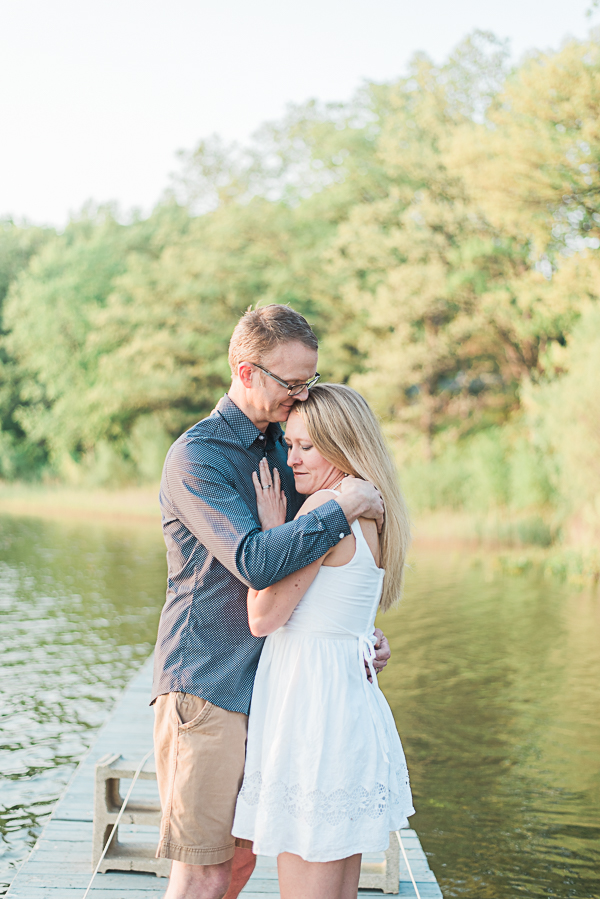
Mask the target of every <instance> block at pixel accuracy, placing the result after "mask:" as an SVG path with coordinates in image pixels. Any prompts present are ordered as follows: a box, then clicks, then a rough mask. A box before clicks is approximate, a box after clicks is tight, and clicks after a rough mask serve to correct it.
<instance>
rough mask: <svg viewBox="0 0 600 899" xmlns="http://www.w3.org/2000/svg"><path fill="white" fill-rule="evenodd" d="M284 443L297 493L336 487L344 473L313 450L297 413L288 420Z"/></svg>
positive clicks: (308, 492) (293, 413) (314, 491)
mask: <svg viewBox="0 0 600 899" xmlns="http://www.w3.org/2000/svg"><path fill="white" fill-rule="evenodd" d="M285 442H286V443H287V447H288V465H289V466H290V468H291V469H292V471H293V472H294V481H295V483H296V490H297V491H298V493H303V494H306V495H308V494H311V493H316V492H317V490H328V489H329V490H330V489H331V488H332V487H337V485H338V484H339V482H340V481H341V479H342V478H343V476H344V473H343V472H342V471H340V470H339V468H336V467H335V465H332V463H331V462H328V461H327V459H324V458H323V456H322V455H321V454H320V453H319V452H318V450H316V449H315V447H314V446H313V445H312V443H311V440H310V437H309V436H308V431H307V430H306V427H305V425H304V422H303V421H302V418H301V417H300V415H298V413H297V412H292V414H291V415H290V417H289V418H288V421H287V425H286V429H285Z"/></svg>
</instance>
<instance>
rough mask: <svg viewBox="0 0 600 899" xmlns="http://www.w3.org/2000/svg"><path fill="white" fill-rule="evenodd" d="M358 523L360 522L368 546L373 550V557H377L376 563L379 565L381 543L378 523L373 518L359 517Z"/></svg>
mask: <svg viewBox="0 0 600 899" xmlns="http://www.w3.org/2000/svg"><path fill="white" fill-rule="evenodd" d="M358 523H359V524H360V529H361V531H362V532H363V535H364V538H365V540H366V541H367V546H368V547H369V549H370V550H371V553H372V555H373V558H374V559H375V564H376V565H379V562H380V553H381V550H380V545H379V534H378V533H377V525H376V523H375V522H374V521H373V519H372V518H359V519H358Z"/></svg>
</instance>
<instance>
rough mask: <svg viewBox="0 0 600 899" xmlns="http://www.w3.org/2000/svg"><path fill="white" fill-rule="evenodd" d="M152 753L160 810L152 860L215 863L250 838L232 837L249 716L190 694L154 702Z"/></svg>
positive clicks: (177, 694) (247, 845)
mask: <svg viewBox="0 0 600 899" xmlns="http://www.w3.org/2000/svg"><path fill="white" fill-rule="evenodd" d="M154 712H155V718H154V755H155V758H156V776H157V780H158V791H159V793H160V803H161V807H162V822H161V828H160V842H159V844H158V849H157V850H156V857H157V858H172V859H176V860H177V861H180V862H185V863H186V864H188V865H218V864H220V863H221V862H226V861H228V860H229V859H230V858H233V854H234V850H235V847H236V846H243V847H245V848H251V847H252V843H251V842H250V841H249V840H236V839H235V837H233V836H232V835H231V828H232V827H233V815H234V811H235V802H236V799H237V794H238V792H239V790H240V787H241V785H242V778H243V775H244V759H245V754H246V733H247V730H248V716H247V715H243V714H242V713H241V712H228V711H227V710H226V709H221V708H219V707H218V706H216V705H212V703H210V702H207V701H206V700H205V699H200V698H199V697H198V696H192V694H191V693H166V694H164V695H163V696H159V697H158V698H157V700H156V702H155V703H154Z"/></svg>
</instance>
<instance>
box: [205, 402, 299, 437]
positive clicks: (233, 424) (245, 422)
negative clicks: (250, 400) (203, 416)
mask: <svg viewBox="0 0 600 899" xmlns="http://www.w3.org/2000/svg"><path fill="white" fill-rule="evenodd" d="M215 411H216V412H218V413H219V415H221V417H222V418H224V419H225V421H226V422H227V424H228V425H229V427H230V428H231V430H232V431H233V432H234V434H235V435H236V437H237V438H238V440H239V441H240V443H241V444H242V446H244V447H246V449H248V448H249V447H251V446H252V444H253V443H254V441H255V440H258V439H259V437H262V436H263V435H262V431H259V429H258V428H257V427H256V425H255V424H254V422H252V421H250V419H249V418H248V416H247V415H244V413H243V412H242V410H241V409H239V408H238V407H237V406H236V404H235V403H234V402H233V400H232V399H230V398H229V395H228V394H227V393H226V394H225V396H222V397H221V399H220V400H219V402H218V403H217V405H216V407H215ZM265 437H267V440H269V439H270V440H272V441H273V442H274V443H275V442H276V441H277V440H279V441H282V440H283V430H282V427H281V425H280V424H279V422H278V421H275V422H271V423H270V424H269V426H268V428H267V430H266V432H265ZM261 442H263V441H261Z"/></svg>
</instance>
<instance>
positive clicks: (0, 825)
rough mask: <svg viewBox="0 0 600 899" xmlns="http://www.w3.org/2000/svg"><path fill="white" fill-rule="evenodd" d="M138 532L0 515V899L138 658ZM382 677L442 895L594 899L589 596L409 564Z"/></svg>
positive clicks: (148, 587)
mask: <svg viewBox="0 0 600 899" xmlns="http://www.w3.org/2000/svg"><path fill="white" fill-rule="evenodd" d="M164 579H165V565H164V545H163V543H162V537H161V535H160V531H158V530H156V529H153V528H150V527H148V528H147V527H135V526H132V527H125V526H120V527H108V526H101V525H91V524H87V523H77V524H76V525H73V524H63V523H60V522H48V521H39V520H35V519H29V520H26V519H15V518H8V517H6V518H0V677H1V681H0V684H1V687H0V690H1V693H0V696H1V702H2V708H1V719H0V728H1V730H0V733H1V736H0V772H1V773H0V833H1V835H2V840H3V844H2V849H3V854H2V856H1V857H0V895H3V893H4V892H5V891H6V887H7V885H8V883H9V882H10V879H11V877H12V875H13V873H14V870H15V867H16V866H18V864H19V863H20V861H21V860H22V859H23V858H24V857H25V855H26V854H27V851H28V849H29V847H30V846H31V845H32V844H33V842H34V841H35V839H36V836H37V834H39V832H40V829H41V826H42V825H43V823H44V821H45V820H46V818H47V816H48V815H49V813H50V811H51V809H52V806H53V803H54V802H55V800H56V798H57V797H58V796H59V794H60V793H61V791H62V789H63V787H64V785H65V783H66V782H67V780H68V778H69V776H70V775H71V773H72V771H73V770H74V767H75V765H76V763H77V761H78V759H79V758H80V757H81V755H82V754H83V753H84V752H85V750H86V748H87V747H88V746H89V745H90V743H91V741H92V740H93V738H94V734H95V732H96V730H97V728H98V727H99V725H100V724H101V723H102V722H103V721H104V719H105V717H106V715H107V714H108V713H109V711H110V708H111V706H112V703H113V701H114V699H115V697H116V696H117V695H118V693H119V691H120V689H121V688H122V687H123V686H124V685H125V684H126V683H127V681H128V680H129V678H130V677H131V675H132V673H133V671H134V670H135V669H136V668H137V667H138V666H139V665H140V664H141V663H142V661H143V660H144V659H145V658H146V657H147V656H148V654H149V652H150V651H151V649H152V644H153V641H154V637H155V634H156V626H157V622H158V616H159V613H160V608H161V605H162V601H163V597H164ZM380 623H381V624H382V626H383V627H384V629H385V631H386V633H387V634H388V636H389V638H390V642H391V644H392V650H393V661H392V664H391V665H390V666H388V670H387V671H386V672H385V673H384V675H382V680H381V683H382V686H383V688H384V690H385V692H386V694H387V696H388V699H389V701H390V704H391V706H392V708H393V711H394V714H395V716H396V721H397V723H398V728H399V730H400V734H401V736H402V740H403V743H404V747H405V751H406V755H407V760H408V764H409V768H410V772H411V779H412V784H413V789H414V794H415V806H416V808H417V814H416V815H415V817H414V818H413V819H412V822H411V823H412V825H413V826H414V827H415V828H416V830H417V831H418V833H419V836H420V838H421V842H422V844H423V847H424V849H425V851H426V852H427V854H428V856H429V861H430V865H431V867H432V869H433V870H434V871H435V874H436V876H437V878H438V881H439V883H440V886H441V888H442V890H443V892H444V895H445V896H446V897H465V899H514V897H518V896H532V897H533V896H535V897H560V899H563V897H564V899H567V897H581V899H592V897H600V873H599V870H600V822H599V815H598V812H599V809H600V702H599V698H600V597H599V595H598V593H597V592H594V591H586V590H578V589H576V588H572V587H568V586H563V585H560V584H558V583H556V582H552V581H546V580H541V579H539V578H537V577H536V576H534V575H533V574H528V575H522V576H519V577H510V576H503V575H500V574H498V573H497V572H495V571H494V569H493V567H492V563H491V560H490V562H489V563H486V562H477V561H476V560H473V559H471V558H470V557H469V556H460V555H448V554H443V553H438V554H435V555H433V554H431V555H419V556H417V557H416V559H415V560H414V563H413V570H412V571H411V572H410V574H409V578H408V584H407V590H406V596H405V599H404V600H403V603H402V605H401V606H400V608H399V609H398V610H396V611H393V612H391V613H388V615H386V616H385V617H384V618H383V620H382V622H380Z"/></svg>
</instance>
